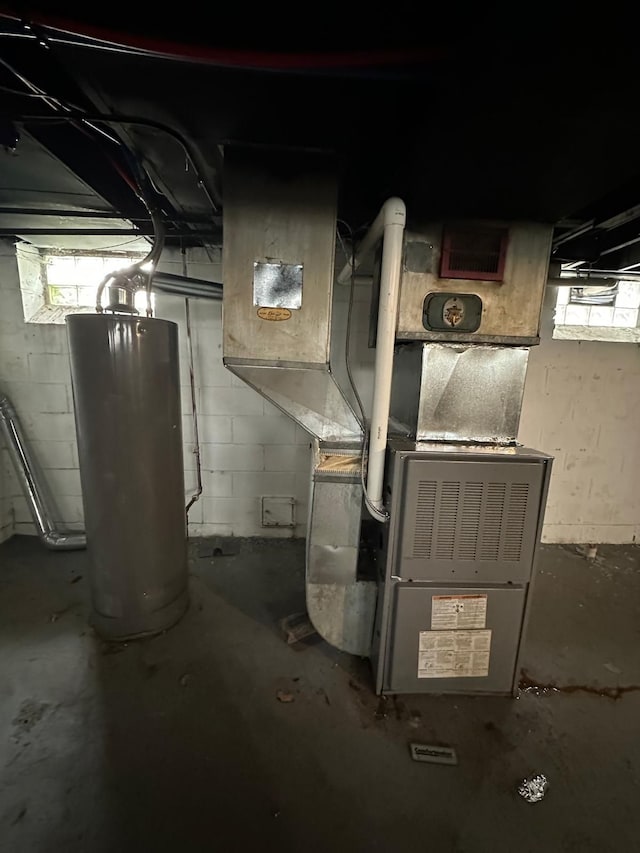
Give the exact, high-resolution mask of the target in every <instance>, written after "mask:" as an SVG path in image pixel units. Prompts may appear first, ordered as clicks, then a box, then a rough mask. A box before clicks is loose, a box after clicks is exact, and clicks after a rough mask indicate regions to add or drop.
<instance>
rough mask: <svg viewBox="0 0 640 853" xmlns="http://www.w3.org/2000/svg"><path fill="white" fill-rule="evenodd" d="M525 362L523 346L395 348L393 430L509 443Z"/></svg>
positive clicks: (408, 345)
mask: <svg viewBox="0 0 640 853" xmlns="http://www.w3.org/2000/svg"><path fill="white" fill-rule="evenodd" d="M528 358H529V348H528V347H516V346H511V347H501V346H493V345H491V344H440V343H433V344H424V343H422V342H419V341H416V342H412V343H406V344H399V345H398V346H397V347H396V352H395V356H394V361H393V386H392V393H391V430H392V432H394V433H395V434H397V435H405V436H412V437H415V439H416V441H471V442H480V443H483V444H514V443H515V441H516V438H517V436H518V426H519V424H520V411H521V408H522V397H523V394H524V382H525V377H526V374H527V361H528Z"/></svg>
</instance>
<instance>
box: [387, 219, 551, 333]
mask: <svg viewBox="0 0 640 853" xmlns="http://www.w3.org/2000/svg"><path fill="white" fill-rule="evenodd" d="M486 224H488V223H486ZM491 224H494V225H497V226H506V227H508V228H509V245H508V249H507V256H506V263H505V269H504V281H503V282H502V283H501V284H498V283H496V282H495V281H493V282H492V281H476V280H467V279H449V278H440V277H439V275H438V269H439V266H440V253H441V243H442V231H443V224H442V223H438V222H436V223H429V224H425V226H424V227H421V228H419V229H416V231H414V232H413V233H411V234H407V235H406V237H405V239H406V240H407V241H408V240H416V239H419V238H420V237H422V239H424V240H426V241H427V242H428V243H429V244H431V245H432V246H433V263H432V266H431V270H432V271H428V272H412V271H410V270H409V269H407V268H406V267H405V268H404V269H403V272H402V281H401V291H400V304H399V306H398V335H399V336H400V337H402V338H414V339H416V340H425V339H430V340H434V339H436V340H437V339H439V340H442V339H445V340H446V335H445V334H442V335H439V334H438V333H428V332H426V330H425V328H424V326H423V324H422V306H423V302H424V298H425V296H426V295H427V294H428V293H434V292H444V291H446V292H450V293H475V294H477V295H478V296H479V297H480V298H481V299H482V305H483V311H482V322H481V323H480V328H479V329H478V331H477V332H472V333H468V335H467V336H466V337H468V339H472V340H475V341H476V342H478V343H482V342H486V341H495V340H496V339H504V340H503V342H504V343H506V342H507V339H510V340H512V341H518V339H520V340H521V342H523V341H527V342H531V341H532V340H533V341H535V340H536V339H537V337H538V331H539V325H540V311H541V309H542V300H543V296H544V288H545V283H546V280H547V270H548V266H549V257H550V254H551V237H552V235H553V227H552V226H551V225H543V224H540V223H535V222H511V223H508V222H495V223H491ZM452 334H453V335H455V333H452ZM452 339H453V340H455V337H452Z"/></svg>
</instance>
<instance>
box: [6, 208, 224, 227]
mask: <svg viewBox="0 0 640 853" xmlns="http://www.w3.org/2000/svg"><path fill="white" fill-rule="evenodd" d="M0 214H3V215H7V216H60V217H62V218H67V217H72V218H75V219H126V220H127V222H151V219H150V217H148V216H129V215H128V214H123V213H119V212H118V211H116V210H114V211H110V210H49V209H47V208H42V207H2V206H0ZM180 221H181V222H184V223H185V224H192V225H208V224H210V222H211V218H210V217H206V216H199V217H195V218H194V217H192V216H191V217H185V216H181V217H180ZM214 221H215V220H214Z"/></svg>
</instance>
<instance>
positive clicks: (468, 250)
mask: <svg viewBox="0 0 640 853" xmlns="http://www.w3.org/2000/svg"><path fill="white" fill-rule="evenodd" d="M507 238H508V231H507V229H506V228H489V227H483V228H471V227H465V228H454V227H452V228H445V230H444V237H443V241H442V259H441V265H440V276H441V278H464V279H473V280H481V281H502V280H503V278H504V264H505V258H506V254H507Z"/></svg>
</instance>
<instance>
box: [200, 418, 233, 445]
mask: <svg viewBox="0 0 640 853" xmlns="http://www.w3.org/2000/svg"><path fill="white" fill-rule="evenodd" d="M198 431H199V433H200V441H201V442H203V443H204V444H229V443H231V440H232V438H231V418H230V417H227V416H224V415H198Z"/></svg>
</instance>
